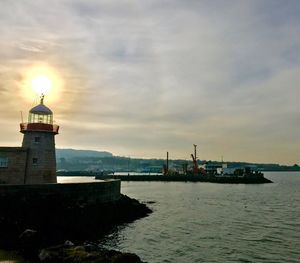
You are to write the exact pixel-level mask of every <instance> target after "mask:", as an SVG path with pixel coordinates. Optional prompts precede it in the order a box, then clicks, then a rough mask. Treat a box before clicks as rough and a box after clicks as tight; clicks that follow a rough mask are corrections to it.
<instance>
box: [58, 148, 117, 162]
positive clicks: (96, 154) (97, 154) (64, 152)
mask: <svg viewBox="0 0 300 263" xmlns="http://www.w3.org/2000/svg"><path fill="white" fill-rule="evenodd" d="M112 156H113V155H112V153H110V152H105V151H91V150H75V149H56V158H57V159H58V160H59V159H60V158H65V159H70V158H74V157H75V158H76V157H85V158H87V157H88V158H103V157H112Z"/></svg>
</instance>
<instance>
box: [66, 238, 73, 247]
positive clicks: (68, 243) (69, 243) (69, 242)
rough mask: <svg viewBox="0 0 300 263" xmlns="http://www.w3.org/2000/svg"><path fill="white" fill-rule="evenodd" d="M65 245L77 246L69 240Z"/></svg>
mask: <svg viewBox="0 0 300 263" xmlns="http://www.w3.org/2000/svg"><path fill="white" fill-rule="evenodd" d="M64 246H66V247H73V246H75V245H74V243H73V242H72V241H70V240H67V241H66V242H65V243H64Z"/></svg>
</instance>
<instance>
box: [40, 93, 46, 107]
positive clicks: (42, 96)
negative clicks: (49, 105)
mask: <svg viewBox="0 0 300 263" xmlns="http://www.w3.org/2000/svg"><path fill="white" fill-rule="evenodd" d="M44 98H45V95H44V94H43V93H42V94H41V97H40V99H41V101H40V104H44Z"/></svg>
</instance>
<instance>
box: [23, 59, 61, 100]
mask: <svg viewBox="0 0 300 263" xmlns="http://www.w3.org/2000/svg"><path fill="white" fill-rule="evenodd" d="M21 74H22V78H21V81H20V82H19V87H20V95H21V96H22V97H24V98H25V99H26V100H27V101H31V102H32V101H35V103H36V102H38V101H39V98H40V96H41V95H46V101H47V103H54V102H57V101H59V100H60V97H61V96H62V93H63V91H64V81H63V78H62V77H61V74H60V72H58V70H56V69H55V68H54V67H51V66H50V65H48V64H35V65H33V66H31V67H26V68H24V70H23V71H22V73H21Z"/></svg>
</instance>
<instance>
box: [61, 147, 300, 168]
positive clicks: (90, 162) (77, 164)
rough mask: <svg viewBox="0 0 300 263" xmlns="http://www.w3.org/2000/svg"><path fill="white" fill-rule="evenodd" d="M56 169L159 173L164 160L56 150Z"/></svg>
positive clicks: (178, 165) (237, 164)
mask: <svg viewBox="0 0 300 263" xmlns="http://www.w3.org/2000/svg"><path fill="white" fill-rule="evenodd" d="M56 156H57V169H58V170H59V171H91V172H99V171H105V170H111V171H116V172H127V171H130V172H160V171H162V167H163V165H164V164H166V160H164V159H143V158H130V157H121V156H113V154H112V153H110V152H104V151H102V152H99V151H86V150H73V149H57V151H56ZM207 162H213V163H214V164H221V162H217V161H211V160H210V161H207V160H199V161H198V163H199V165H202V164H205V163H207ZM226 163H227V166H228V167H229V168H230V167H243V166H249V165H255V166H256V167H257V168H258V169H259V170H262V171H300V166H299V165H298V164H294V165H292V166H288V165H280V164H262V163H247V162H226ZM184 165H188V166H192V160H169V167H173V168H175V169H181V168H182V167H183V166H184Z"/></svg>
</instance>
